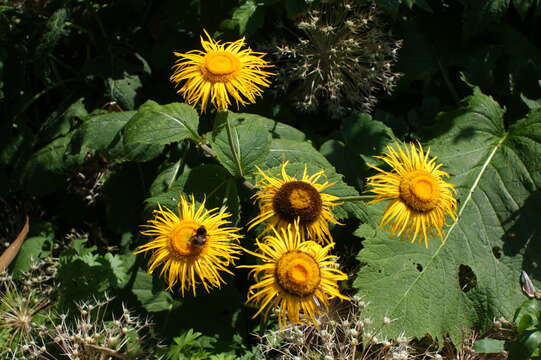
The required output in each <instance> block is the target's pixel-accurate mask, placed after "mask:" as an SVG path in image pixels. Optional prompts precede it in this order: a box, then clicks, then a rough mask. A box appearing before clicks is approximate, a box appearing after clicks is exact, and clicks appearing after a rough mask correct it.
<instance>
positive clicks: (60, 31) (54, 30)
mask: <svg viewBox="0 0 541 360" xmlns="http://www.w3.org/2000/svg"><path fill="white" fill-rule="evenodd" d="M67 21H68V10H67V9H66V8H61V9H58V10H56V11H55V12H54V13H53V14H52V15H51V17H50V18H49V20H48V21H47V27H46V30H45V32H44V33H43V35H42V37H41V39H40V41H39V45H38V47H37V49H36V50H37V53H38V54H39V55H40V56H43V55H44V53H46V52H49V51H52V50H53V48H54V47H55V45H56V44H57V43H58V41H59V40H60V39H61V38H62V36H64V35H66V34H67V33H68V30H67V29H66V24H67Z"/></svg>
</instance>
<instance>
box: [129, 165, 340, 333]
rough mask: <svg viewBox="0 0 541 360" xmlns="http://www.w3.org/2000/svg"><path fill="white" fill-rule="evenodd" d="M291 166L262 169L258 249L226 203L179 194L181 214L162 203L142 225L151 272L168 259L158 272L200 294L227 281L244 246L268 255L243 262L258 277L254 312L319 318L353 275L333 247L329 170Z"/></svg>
mask: <svg viewBox="0 0 541 360" xmlns="http://www.w3.org/2000/svg"><path fill="white" fill-rule="evenodd" d="M286 166H287V163H284V164H282V171H281V173H282V178H281V179H280V178H275V177H271V176H269V175H268V174H266V173H265V172H264V171H262V170H260V173H261V175H262V180H261V181H260V182H259V183H258V187H259V189H260V191H259V192H257V193H256V194H255V195H254V197H255V198H256V201H257V202H258V204H259V207H260V214H259V215H258V216H257V217H255V218H254V219H253V220H252V221H251V222H250V223H249V225H248V228H249V229H250V228H253V227H254V226H256V225H258V224H261V223H263V222H265V223H266V226H265V228H264V230H263V233H262V234H261V235H265V236H264V237H263V239H262V240H259V239H258V240H256V247H257V252H253V251H250V250H247V249H243V248H242V247H241V246H240V244H239V240H240V239H241V238H242V235H239V231H240V230H241V229H240V228H237V227H232V226H230V224H231V223H230V222H229V221H228V220H227V218H228V217H229V216H230V214H229V213H227V212H225V209H221V210H218V209H212V210H207V209H206V208H205V203H203V204H201V205H199V206H197V204H196V202H195V200H194V198H193V196H192V197H191V198H190V199H186V198H185V197H182V196H181V197H180V201H179V204H178V210H177V213H174V212H172V211H171V210H169V209H164V208H162V207H161V206H159V207H158V210H155V214H156V216H155V218H154V219H152V220H150V221H149V223H148V224H147V225H144V226H145V227H146V228H147V229H146V230H144V231H143V232H142V234H143V235H148V236H153V237H154V240H152V241H150V242H149V243H147V244H144V245H142V246H140V247H139V248H138V250H137V252H136V253H141V252H146V251H150V250H153V251H152V256H151V258H150V261H149V269H148V271H149V272H150V273H152V272H153V271H154V270H155V269H156V268H157V267H158V266H159V265H163V266H162V269H161V272H160V275H165V280H166V282H167V284H168V290H170V289H172V287H173V286H174V285H175V284H176V283H177V282H178V283H180V291H181V293H182V294H183V295H184V291H185V290H186V289H191V291H192V292H193V294H194V295H196V285H197V284H199V283H200V284H201V285H202V286H203V287H204V288H205V290H207V291H209V290H210V289H211V288H213V287H218V288H219V287H220V286H221V284H222V283H224V280H223V278H222V276H221V275H220V273H221V272H222V271H223V272H226V273H229V274H232V273H231V271H230V270H229V269H228V266H229V265H231V264H233V263H234V261H235V260H237V259H238V257H239V255H240V253H241V251H243V250H244V251H246V252H247V253H249V254H252V255H254V256H256V257H258V258H260V259H261V260H263V263H262V264H260V265H244V266H238V267H239V268H250V269H252V271H251V273H252V274H253V276H254V278H255V279H256V281H257V282H256V283H255V284H254V285H252V286H251V287H250V289H249V291H248V302H253V303H256V304H257V305H259V311H257V313H256V314H255V315H254V317H255V316H257V315H259V314H260V313H264V314H265V316H266V315H267V314H268V313H269V311H270V310H271V309H276V308H279V309H280V311H279V312H278V319H279V323H280V325H281V326H284V325H285V324H286V320H289V321H291V322H300V321H303V320H308V321H310V320H311V321H315V315H316V314H318V313H319V311H320V307H321V305H323V307H327V306H328V303H329V300H330V299H332V298H335V297H336V298H341V299H347V297H345V296H343V295H342V294H340V291H339V290H338V281H340V280H346V279H347V275H346V274H344V273H343V272H342V271H340V270H339V269H338V264H337V258H336V257H335V256H333V255H331V254H330V250H331V249H332V248H333V247H334V242H332V238H331V236H330V233H329V228H328V222H333V223H337V222H336V220H335V219H334V217H333V215H332V213H331V208H332V207H333V206H336V205H337V204H338V203H337V202H336V200H338V198H336V197H335V196H333V195H330V194H326V193H323V192H322V191H323V190H324V189H325V188H326V187H328V186H329V185H330V184H329V183H327V182H325V183H323V184H320V183H317V181H318V180H319V178H320V177H321V176H323V171H321V172H318V173H316V174H313V175H311V176H308V175H307V174H306V171H305V173H304V175H303V177H302V179H299V180H297V179H295V178H293V177H291V176H289V175H288V174H287V173H286ZM325 243H326V245H322V244H325ZM301 313H302V314H304V315H305V319H303V318H301V316H300V315H301Z"/></svg>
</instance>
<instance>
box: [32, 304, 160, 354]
mask: <svg viewBox="0 0 541 360" xmlns="http://www.w3.org/2000/svg"><path fill="white" fill-rule="evenodd" d="M112 300H113V299H112V298H110V297H107V295H106V296H105V299H104V300H94V301H89V302H83V303H80V304H78V305H77V309H78V313H77V314H76V315H75V316H73V318H71V317H68V314H62V315H60V321H59V322H58V323H57V324H56V326H55V327H54V328H53V330H52V331H51V333H50V334H49V336H50V339H51V340H52V343H53V344H55V345H56V346H57V347H58V348H59V349H60V350H61V352H62V353H63V354H64V355H66V356H67V357H68V358H69V359H74V360H75V359H79V360H96V359H99V360H108V359H148V358H151V356H152V351H151V349H149V348H147V347H146V342H145V338H146V335H145V334H143V332H144V331H145V329H148V328H150V326H151V325H152V324H151V323H150V321H149V320H148V319H140V318H139V317H138V316H136V315H134V314H133V313H132V312H130V311H129V310H128V309H127V308H126V307H125V306H124V305H122V313H121V314H120V316H117V317H113V318H111V319H109V318H108V316H109V311H107V308H108V305H109V303H110V302H111V301H112ZM45 355H47V354H42V356H43V358H46V359H51V357H50V354H49V356H45ZM53 358H54V357H53Z"/></svg>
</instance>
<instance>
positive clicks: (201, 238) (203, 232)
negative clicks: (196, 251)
mask: <svg viewBox="0 0 541 360" xmlns="http://www.w3.org/2000/svg"><path fill="white" fill-rule="evenodd" d="M206 242H207V229H205V227H204V226H200V227H199V228H198V229H197V230H196V231H195V235H194V236H192V244H193V245H195V246H203V245H205V243H206Z"/></svg>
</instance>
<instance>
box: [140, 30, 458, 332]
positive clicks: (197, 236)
mask: <svg viewBox="0 0 541 360" xmlns="http://www.w3.org/2000/svg"><path fill="white" fill-rule="evenodd" d="M205 33H206V32H205ZM206 35H207V37H208V41H206V40H203V39H201V43H202V45H203V48H204V49H205V52H203V51H191V52H188V53H186V54H180V53H176V55H177V56H179V57H180V58H181V59H180V60H179V61H178V62H177V64H176V65H175V67H174V69H175V73H174V74H173V76H172V77H171V79H172V81H174V82H177V83H178V82H181V81H185V84H184V86H183V87H182V88H181V89H180V90H179V93H181V94H182V95H184V96H185V98H186V101H187V102H188V103H190V104H192V105H195V104H197V103H199V102H200V103H201V108H202V111H205V109H206V107H207V105H208V103H209V102H211V103H213V104H214V106H215V107H216V108H217V109H218V110H224V109H227V108H228V106H229V105H230V99H229V95H231V96H232V97H233V99H234V100H235V101H236V102H237V105H238V104H246V103H247V102H254V101H255V97H256V96H259V95H261V90H260V88H259V86H268V85H269V82H268V81H267V79H266V77H267V76H268V75H270V74H271V73H269V72H266V71H263V70H261V68H264V67H268V66H269V65H268V64H267V63H266V62H265V60H263V59H262V56H263V55H264V54H262V53H254V52H252V51H251V50H250V49H241V48H242V46H243V44H244V39H241V40H238V41H236V42H232V43H224V44H220V43H219V42H217V41H214V40H213V39H212V38H211V37H210V36H209V35H208V34H206ZM387 150H388V151H387V153H386V154H385V156H382V157H380V158H381V159H382V160H383V161H384V162H385V163H387V164H388V165H389V166H390V167H391V168H392V169H391V171H384V170H381V169H379V168H377V167H374V169H375V170H377V171H378V172H379V173H378V175H375V176H373V177H371V178H369V179H368V185H369V186H371V189H370V190H369V191H372V192H373V193H375V194H376V197H375V198H374V199H373V200H372V202H378V201H382V200H392V201H391V202H390V204H389V206H388V207H387V210H386V211H385V213H384V215H383V218H382V221H381V224H382V226H390V230H391V231H392V233H394V234H397V235H400V236H402V237H405V236H408V237H410V238H411V241H412V242H415V241H416V240H417V239H421V240H420V241H424V243H425V244H428V238H429V236H432V235H434V234H437V235H439V236H440V237H442V234H443V233H442V228H443V225H444V219H445V216H446V215H451V216H452V217H455V216H456V215H455V214H456V200H455V199H454V197H453V192H454V188H453V186H452V185H450V184H448V183H446V182H445V181H444V180H442V178H443V177H446V176H448V174H447V173H445V172H443V171H441V170H439V168H440V167H441V164H436V163H435V158H432V159H429V154H428V153H426V154H425V153H424V152H423V149H422V148H421V146H420V145H419V146H418V147H416V146H415V145H413V144H411V145H409V146H408V145H403V144H395V145H394V146H389V147H388V148H387ZM286 167H287V162H285V163H283V164H282V166H281V173H280V175H277V176H272V175H271V174H269V173H265V171H263V170H261V169H259V173H260V175H261V180H260V181H259V182H258V183H257V189H258V191H257V193H256V194H255V195H254V198H255V200H256V202H257V203H258V206H259V210H260V211H259V215H258V216H256V217H255V218H254V219H252V220H251V221H250V222H249V223H248V224H247V227H248V230H250V229H252V228H254V227H255V226H257V225H259V224H263V225H264V228H263V232H262V233H261V234H260V235H259V237H258V238H257V240H256V244H255V245H256V248H257V249H256V251H250V250H247V249H244V248H243V247H242V246H241V245H240V239H241V238H242V237H243V236H242V235H240V234H239V231H240V230H241V229H240V228H237V227H234V226H231V222H230V221H228V220H227V218H228V217H230V214H229V213H227V212H226V209H223V208H222V209H220V210H219V209H211V210H207V209H206V208H205V203H204V202H203V203H202V204H200V205H197V204H196V202H195V200H194V197H193V196H191V197H190V198H185V197H183V196H181V197H180V200H179V203H178V209H177V212H176V213H175V212H173V211H171V210H170V209H167V208H162V207H161V206H159V205H158V209H157V210H155V211H154V213H155V217H154V219H152V220H149V222H148V224H146V225H144V227H146V229H145V230H144V231H142V234H143V235H147V236H151V237H154V239H153V240H152V241H150V242H148V243H147V244H144V245H142V246H140V247H138V249H137V251H136V253H142V252H147V251H151V252H152V255H151V258H150V260H149V268H148V272H149V273H152V272H153V271H154V270H155V269H156V268H157V267H158V266H160V265H161V271H160V275H162V276H164V278H165V281H166V282H167V284H168V290H171V289H172V288H173V287H174V286H175V285H176V284H177V283H179V285H180V292H181V293H182V295H184V293H185V291H186V290H188V291H190V290H191V292H192V293H193V295H194V296H195V295H196V287H197V285H198V284H200V285H202V286H203V288H204V289H205V290H206V291H207V292H208V291H210V290H211V289H212V288H219V287H220V286H221V284H223V283H224V279H223V278H222V275H221V274H222V272H225V273H228V274H232V272H231V270H229V269H228V267H229V266H230V265H234V262H235V261H236V260H237V259H238V258H239V256H240V254H241V253H242V251H245V252H247V253H249V254H251V255H253V256H256V257H257V258H259V259H260V260H261V264H258V265H244V266H238V267H239V268H249V269H251V274H252V275H253V277H254V279H255V280H256V283H255V284H254V285H252V286H251V287H250V288H249V290H248V300H247V301H248V302H249V303H255V304H256V305H257V306H258V307H259V310H258V311H257V313H256V314H255V315H254V317H255V316H257V315H259V314H261V313H263V314H264V315H265V316H266V315H268V313H269V311H270V310H272V309H279V311H277V313H278V319H279V323H280V325H281V326H283V325H285V324H286V322H287V320H289V321H291V322H303V321H304V322H315V316H316V315H317V314H318V313H319V312H320V311H321V308H322V307H327V306H328V304H329V300H330V299H333V298H339V299H348V298H347V297H346V296H344V295H342V294H341V293H340V291H339V288H338V281H341V280H346V279H347V275H346V274H345V273H343V272H342V271H340V270H339V269H338V267H339V266H338V263H337V260H338V258H337V257H336V256H333V255H331V254H330V251H331V249H332V248H333V247H334V245H335V244H334V242H333V239H332V236H331V233H330V231H329V223H332V224H339V223H338V221H337V220H336V219H335V218H334V216H333V213H332V208H333V207H334V206H337V205H339V204H340V198H338V197H336V196H334V195H331V194H329V193H326V192H325V191H326V189H327V188H328V187H330V186H331V185H332V184H331V183H329V182H328V181H326V180H325V178H324V176H325V174H324V171H323V170H321V171H319V172H316V173H314V174H308V172H307V170H306V168H305V170H304V174H303V176H302V177H301V178H295V177H292V176H290V175H288V174H287V171H286ZM322 178H323V180H322ZM301 315H302V316H301Z"/></svg>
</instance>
